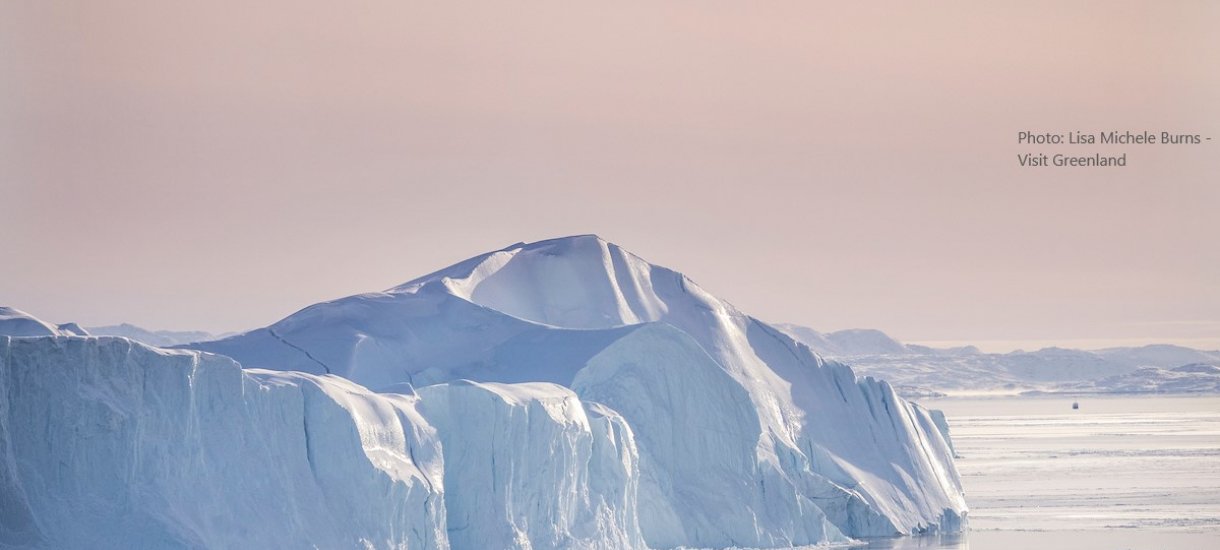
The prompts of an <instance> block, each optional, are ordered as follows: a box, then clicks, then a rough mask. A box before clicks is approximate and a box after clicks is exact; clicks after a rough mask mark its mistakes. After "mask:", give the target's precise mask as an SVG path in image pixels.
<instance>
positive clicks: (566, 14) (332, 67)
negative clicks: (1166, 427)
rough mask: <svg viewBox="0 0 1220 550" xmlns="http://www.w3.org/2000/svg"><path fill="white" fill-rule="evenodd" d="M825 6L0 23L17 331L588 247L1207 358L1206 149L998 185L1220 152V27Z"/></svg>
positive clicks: (157, 11) (1202, 22)
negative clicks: (534, 249) (568, 240)
mask: <svg viewBox="0 0 1220 550" xmlns="http://www.w3.org/2000/svg"><path fill="white" fill-rule="evenodd" d="M842 4H844V3H841V2H833V3H826V4H824V5H817V4H815V3H812V2H782V3H760V2H707V1H700V2H646V3H645V2H638V3H637V2H613V3H572V2H546V3H517V2H512V3H501V2H487V3H480V4H466V3H457V2H405V1H401V0H396V1H385V2H317V1H293V2H251V3H247V2H194V3H184V2H167V1H161V0H158V1H147V2H130V1H116V2H93V1H79V2H54V1H42V2H34V1H21V0H5V1H3V2H0V304H8V305H13V306H16V307H18V308H21V309H25V310H27V311H30V312H31V313H34V314H36V315H38V316H40V317H43V318H44V319H47V320H51V321H55V322H66V321H79V322H82V323H84V324H104V323H115V322H120V321H130V322H133V323H136V324H140V325H144V326H148V327H151V328H174V329H204V330H211V331H228V330H239V329H246V328H252V327H255V326H260V325H265V324H267V323H270V322H272V321H275V320H277V319H279V318H280V317H282V316H284V315H287V314H289V313H291V312H293V311H295V310H296V309H299V308H300V307H303V306H305V305H308V304H311V303H314V302H317V301H320V300H324V299H331V298H336V297H339V296H344V295H348V294H352V293H357V292H363V291H371V290H380V289H384V288H387V287H390V286H393V285H395V284H398V283H401V282H403V281H406V280H408V279H411V278H414V277H415V276H417V275H421V274H423V273H426V272H429V271H432V270H434V269H437V268H440V267H443V266H445V265H448V264H450V263H453V262H455V261H458V260H461V259H464V258H466V257H469V256H472V255H475V254H477V253H481V252H484V251H487V250H490V249H495V248H500V247H503V246H505V245H508V244H511V243H513V242H517V241H531V240H538V239H543V238H548V237H554V236H561V235H567V234H576V233H598V234H600V235H602V236H603V237H605V238H606V239H608V240H611V241H614V242H616V243H618V244H620V245H622V246H624V247H625V248H627V249H628V250H632V251H634V252H636V253H637V254H640V255H642V256H643V257H645V258H647V259H649V260H651V261H653V262H655V263H659V264H663V265H666V266H669V267H673V268H675V269H678V270H680V271H683V272H685V273H686V274H688V275H690V276H691V277H692V278H693V279H695V280H696V281H698V282H699V283H700V284H702V285H703V286H704V287H706V288H707V289H709V290H710V291H712V292H713V293H715V294H717V295H719V296H722V297H724V298H726V299H728V300H729V301H731V302H733V303H734V304H736V305H738V306H739V307H741V308H742V309H744V310H745V311H747V312H750V313H753V314H754V315H756V316H759V317H761V318H763V319H767V320H773V321H788V322H797V323H802V324H806V325H809V326H812V327H815V328H818V329H822V330H829V329H839V328H849V327H874V328H880V329H884V330H886V331H888V332H890V333H891V334H893V335H894V336H896V337H899V338H901V339H904V340H908V341H983V342H994V341H1004V342H1009V341H1023V342H1030V341H1038V342H1045V341H1065V342H1068V343H1070V342H1080V341H1088V342H1093V343H1095V342H1113V341H1125V340H1128V339H1131V341H1136V339H1152V340H1166V341H1178V342H1183V343H1193V344H1196V345H1203V346H1205V347H1220V244H1217V237H1218V236H1220V212H1218V210H1220V141H1212V142H1210V143H1207V142H1205V143H1204V144H1202V145H1198V146H1178V147H1173V146H1130V147H1124V148H1110V149H1105V151H1113V152H1121V151H1126V152H1127V153H1128V158H1129V160H1128V163H1129V166H1127V167H1126V168H1109V169H1103V168H1041V169H1038V168H1021V167H1020V166H1019V165H1018V163H1017V160H1016V156H1017V154H1018V153H1022V152H1035V151H1046V152H1048V153H1054V152H1077V153H1080V154H1086V153H1092V152H1095V151H1101V150H1102V149H1100V148H1097V147H1094V148H1088V147H1077V148H1066V147H1065V148H1061V149H1055V148H1048V147H1034V146H1020V145H1018V144H1017V143H1016V135H1017V132H1018V131H1021V130H1031V131H1039V132H1047V131H1050V132H1057V133H1067V132H1069V131H1072V130H1079V131H1083V132H1088V133H1093V132H1098V131H1103V130H1128V129H1129V130H1149V131H1154V132H1161V131H1171V132H1181V133H1192V134H1202V135H1204V136H1211V137H1213V138H1215V139H1217V140H1220V106H1218V104H1220V70H1217V60H1218V59H1220V2H1212V1H1199V2H1151V1H1150V2H1116V1H1104V2H1060V1H1055V2H1045V3H1033V2H1011V3H1003V4H1002V3H997V2H985V3H984V2H954V3H941V4H928V3H918V5H915V4H916V3H902V4H901V5H900V6H898V7H891V8H888V9H881V8H874V7H854V8H850V9H849V10H845V6H843V5H842ZM908 4H910V5H908ZM1004 345H1005V344H1003V343H999V344H994V346H993V347H1003V346H1004Z"/></svg>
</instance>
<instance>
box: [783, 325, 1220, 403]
mask: <svg viewBox="0 0 1220 550" xmlns="http://www.w3.org/2000/svg"><path fill="white" fill-rule="evenodd" d="M776 326H778V327H780V328H781V329H782V330H784V331H785V332H786V333H788V334H789V335H791V336H792V337H793V338H795V339H796V340H798V341H800V342H801V343H804V344H805V345H808V346H809V347H810V348H812V349H814V350H815V351H817V352H819V353H821V354H822V355H824V356H826V357H828V358H832V359H836V360H838V361H842V362H844V363H847V364H849V365H851V366H852V367H853V368H855V369H856V371H857V372H859V373H861V374H865V375H870V376H875V377H877V378H882V379H885V380H888V381H890V382H891V383H893V384H895V385H896V386H898V387H899V388H900V390H901V391H902V392H903V393H905V394H907V395H912V396H918V395H924V394H928V393H935V392H939V391H954V390H990V389H1002V388H1007V389H1028V388H1042V389H1050V388H1055V387H1058V386H1059V385H1060V384H1072V383H1085V382H1091V381H1097V380H1100V379H1102V378H1107V377H1114V376H1122V375H1126V374H1128V373H1132V372H1134V371H1135V370H1136V369H1138V368H1140V367H1159V368H1162V369H1165V368H1171V367H1175V366H1178V365H1183V364H1187V363H1213V364H1214V363H1220V352H1209V351H1200V350H1194V349H1190V348H1185V347H1181V346H1172V345H1164V344H1158V345H1149V346H1142V347H1123V348H1109V349H1103V350H1096V351H1084V350H1076V349H1064V348H1053V347H1052V348H1044V349H1040V350H1037V351H1014V352H1010V353H981V352H979V351H978V350H977V349H975V348H970V347H966V348H952V349H937V348H929V347H925V346H916V345H909V344H902V343H900V342H898V341H897V340H894V339H893V338H891V337H889V336H887V335H885V334H884V333H882V332H880V331H874V330H851V331H840V332H832V333H820V332H818V331H815V330H813V329H810V328H808V327H802V326H800V325H792V324H780V325H776ZM843 333H848V334H851V335H853V337H851V338H850V339H848V340H847V343H844V339H843V338H841V337H839V336H837V335H840V334H843ZM1191 380H1194V379H1192V378H1179V379H1178V380H1177V382H1176V383H1175V384H1173V385H1171V386H1167V387H1175V388H1183V389H1182V391H1212V390H1210V389H1209V388H1211V387H1212V386H1210V385H1209V383H1207V382H1206V381H1205V380H1202V379H1199V381H1200V383H1201V384H1202V385H1201V386H1199V387H1198V388H1194V389H1185V388H1187V386H1188V385H1189V384H1190V382H1191ZM1090 387H1093V386H1090ZM1104 387H1107V386H1106V385H1099V386H1095V387H1094V389H1095V390H1096V391H1104V389H1102V388H1104ZM1116 391H1117V390H1116Z"/></svg>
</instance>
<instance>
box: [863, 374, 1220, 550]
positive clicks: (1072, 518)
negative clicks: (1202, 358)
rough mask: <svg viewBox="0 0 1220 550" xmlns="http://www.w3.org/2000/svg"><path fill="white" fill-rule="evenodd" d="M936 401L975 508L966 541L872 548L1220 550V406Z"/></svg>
mask: <svg viewBox="0 0 1220 550" xmlns="http://www.w3.org/2000/svg"><path fill="white" fill-rule="evenodd" d="M1075 400H1077V399H1076V398H1073V397H996V398H969V399H967V398H947V399H935V400H932V399H929V400H924V401H923V402H922V403H923V404H924V405H925V406H928V407H930V408H939V409H942V410H944V411H945V414H946V416H947V417H948V419H949V424H950V426H951V427H952V430H953V439H954V442H955V444H956V445H957V452H958V454H959V455H960V456H961V458H959V459H958V461H957V466H958V469H959V471H960V472H961V474H962V480H963V483H964V485H965V490H966V498H967V502H968V503H969V505H970V525H971V532H970V533H968V534H965V535H955V536H946V537H925V538H916V539H895V540H888V541H875V542H873V544H872V545H870V547H871V548H942V549H944V548H962V549H965V548H973V549H975V550H978V549H983V550H990V549H1000V550H1007V549H1017V548H1037V549H1039V550H1053V549H1057V548H1070V549H1073V550H1092V549H1098V550H1100V549H1145V548H1146V549H1166V548H1220V397H1215V396H1206V397H1194V396H1096V395H1093V396H1082V397H1080V398H1079V399H1078V400H1079V402H1080V409H1079V410H1072V407H1071V406H1072V402H1073V401H1075Z"/></svg>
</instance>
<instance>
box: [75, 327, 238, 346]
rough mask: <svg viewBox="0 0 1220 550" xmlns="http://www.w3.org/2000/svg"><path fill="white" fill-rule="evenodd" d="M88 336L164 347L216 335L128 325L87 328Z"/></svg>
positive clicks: (212, 338) (211, 337) (202, 339)
mask: <svg viewBox="0 0 1220 550" xmlns="http://www.w3.org/2000/svg"><path fill="white" fill-rule="evenodd" d="M88 330H89V334H92V335H94V336H122V337H124V338H131V339H132V340H138V341H140V342H144V343H145V344H148V345H150V346H158V347H166V346H174V345H178V344H189V343H191V342H202V341H204V340H214V339H215V338H216V335H214V334H212V333H209V332H203V331H197V330H196V331H175V330H147V329H143V328H140V327H137V326H135V325H132V324H130V323H123V324H119V325H107V326H104V327H89V329H88Z"/></svg>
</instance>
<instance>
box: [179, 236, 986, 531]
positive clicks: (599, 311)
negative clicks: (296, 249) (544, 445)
mask: <svg viewBox="0 0 1220 550" xmlns="http://www.w3.org/2000/svg"><path fill="white" fill-rule="evenodd" d="M190 347H193V348H196V349H202V350H206V351H212V352H216V353H220V354H224V355H228V356H230V357H233V358H235V359H237V360H238V361H240V362H241V363H242V364H243V365H245V366H247V367H259V368H268V369H280V370H295V371H304V372H309V373H315V374H322V373H332V374H337V375H340V376H343V377H347V378H349V379H351V380H353V381H355V382H357V383H360V384H363V385H365V386H368V387H370V388H373V389H375V390H376V389H395V388H401V387H403V386H402V384H403V383H404V382H405V383H410V384H412V385H413V386H414V387H422V386H427V385H431V384H438V383H447V382H455V381H458V380H463V379H466V380H473V381H477V382H479V383H482V384H486V383H501V384H504V383H517V382H550V383H554V384H558V385H561V386H566V387H569V388H571V389H572V390H573V391H575V392H576V395H578V396H579V397H581V398H582V399H584V400H586V401H594V402H598V403H603V404H605V405H607V406H608V407H609V409H612V410H613V411H617V415H621V417H622V419H623V420H624V421H625V425H626V426H629V428H630V430H631V431H632V432H634V437H635V445H636V446H637V447H638V454H639V464H638V468H639V488H638V493H639V497H638V498H639V502H638V508H639V526H640V529H641V530H642V532H643V537H644V540H645V541H646V542H647V543H648V544H649V545H650V546H654V547H669V546H675V545H687V546H699V547H725V546H755V547H768V546H786V545H790V544H809V543H817V542H826V541H840V540H844V539H845V537H846V536H850V537H860V536H875V535H893V534H904V533H915V532H926V531H936V530H956V529H960V528H961V527H962V525H963V521H962V519H963V517H964V515H965V512H966V505H965V502H964V500H963V498H962V493H961V487H960V481H959V479H958V475H957V472H956V470H955V468H954V465H953V462H952V457H951V452H950V450H949V447H948V445H947V442H946V440H945V439H944V437H943V436H942V433H941V430H939V429H938V428H937V425H936V423H935V422H934V421H933V419H932V417H931V416H930V415H929V414H928V412H927V411H925V410H923V409H921V408H919V407H917V406H914V405H912V404H910V403H908V402H906V401H904V400H902V399H901V398H899V397H898V396H897V395H896V394H895V393H894V391H893V389H892V388H891V387H890V386H889V385H888V384H887V383H885V382H881V381H877V380H873V379H871V378H866V379H864V380H857V379H856V378H855V376H854V375H853V373H852V371H851V370H850V369H849V368H847V367H845V366H843V365H840V364H838V363H834V362H827V361H823V360H822V359H820V358H819V357H817V356H816V355H814V354H813V353H812V352H811V351H810V350H809V349H808V348H807V347H805V346H804V345H801V344H797V343H796V342H794V341H793V340H792V338H790V337H788V336H787V335H785V334H783V333H781V332H780V331H777V330H775V329H774V328H772V327H771V326H769V325H767V324H765V323H762V322H760V321H758V320H756V319H754V318H752V317H749V316H747V315H745V314H743V313H742V312H740V311H738V310H737V309H736V308H734V307H733V306H732V305H730V304H728V303H726V302H724V301H721V300H719V299H717V298H715V297H714V296H712V295H710V294H709V293H707V292H706V291H704V290H703V289H702V288H700V287H699V286H698V285H696V284H695V283H693V282H692V281H691V280H690V279H688V278H686V277H685V276H683V275H682V274H680V273H677V272H674V271H671V270H669V269H666V268H663V267H659V266H655V265H652V264H650V263H648V262H646V261H644V260H642V259H640V258H639V257H637V256H635V255H633V254H631V253H628V252H626V251H624V250H623V249H621V248H619V247H618V246H616V245H614V244H611V243H607V242H606V241H603V240H601V239H599V238H597V237H595V236H578V237H569V238H563V239H555V240H550V241H542V242H538V243H532V244H517V245H513V246H510V247H508V248H505V249H503V250H499V251H496V252H492V253H489V254H485V255H482V256H479V257H476V258H472V259H470V260H467V261H465V262H462V263H459V264H457V265H454V266H451V267H449V268H446V269H443V270H441V271H438V272H436V273H433V274H431V275H428V276H425V277H421V278H419V279H416V280H414V281H411V282H409V283H406V284H404V285H401V286H399V287H396V288H393V289H390V290H388V291H385V292H381V293H373V294H363V295H358V296H352V297H349V298H344V299H340V300H335V301H331V302H326V303H322V304H317V305H314V306H310V307H308V308H306V309H304V310H302V311H300V312H298V313H296V314H294V315H291V316H289V317H288V318H286V319H284V320H282V321H279V322H277V323H275V324H273V325H271V326H269V327H267V328H264V329H258V330H255V331H252V332H249V333H245V334H241V335H238V336H234V337H231V338H226V339H223V340H218V341H215V342H206V343H199V344H190ZM464 384H465V383H464ZM495 387H497V386H490V385H484V386H479V385H473V386H470V385H468V386H460V388H462V389H460V390H459V389H456V388H458V387H454V386H449V387H447V389H435V390H433V389H425V390H421V394H422V395H424V396H425V401H427V397H428V396H429V395H437V396H440V395H450V394H454V393H455V392H458V393H474V394H476V395H481V393H480V392H483V393H486V395H485V396H484V398H485V399H488V400H492V401H494V400H495V399H498V398H497V397H496V396H497V395H500V394H499V393H497V392H496V391H493V390H492V389H489V388H495ZM476 389H478V391H476ZM501 397H503V396H501ZM500 400H501V401H504V400H505V399H500ZM493 405H494V403H493V404H492V405H488V406H493ZM430 407H431V405H428V406H426V407H425V410H430ZM495 407H502V405H494V407H493V409H494V408H495ZM510 410H511V409H510ZM573 410H576V409H573ZM440 424H443V423H440ZM453 433H458V432H453ZM547 433H554V434H562V433H564V432H563V431H562V430H559V431H549V432H547ZM564 437H566V436H564ZM444 439H445V443H444V446H445V447H446V448H447V449H446V454H447V455H448V454H449V453H450V452H452V450H451V449H449V447H459V448H464V449H471V451H470V452H472V453H482V452H485V451H486V449H483V448H482V447H481V446H480V445H483V443H480V442H477V441H471V440H467V439H464V438H459V439H458V440H456V441H453V442H450V440H449V439H448V438H447V437H446V438H444ZM577 447H579V446H577ZM577 447H572V448H573V449H577ZM505 452H508V453H510V454H511V453H513V452H516V451H515V450H510V451H505ZM565 452H566V451H565ZM573 452H577V453H580V452H585V451H583V450H576V451H573ZM497 456H499V455H497ZM565 456H566V455H565ZM446 460H448V458H447V459H446ZM476 471H477V468H476ZM599 471H600V470H599ZM599 481H604V480H599ZM496 482H497V483H503V482H504V481H503V480H496ZM590 483H592V481H590ZM618 491H619V490H617V489H616V490H611V491H608V492H606V493H605V494H606V495H610V496H607V497H605V498H606V502H611V501H614V502H617V501H618V499H619V492H618ZM625 505H626V504H625ZM452 506H453V501H452V499H451V501H450V507H451V508H450V515H451V516H452V515H453V508H452ZM607 506H611V505H610V504H608V505H607ZM559 509H563V508H562V506H561V507H560V508H556V510H559ZM518 512H519V511H518ZM628 513H629V512H628ZM497 518H501V515H500V514H499V513H497ZM506 518H507V519H505V521H506V523H504V524H502V525H498V526H492V525H480V526H479V527H478V529H480V530H481V531H480V533H482V534H476V535H473V536H475V537H485V536H490V535H487V534H486V533H501V534H503V533H513V534H514V535H513V536H517V535H518V534H521V533H524V535H522V536H531V535H530V533H535V531H532V530H531V529H532V527H531V526H530V523H529V522H530V520H529V519H528V518H527V519H519V518H514V517H512V516H511V515H510V516H506ZM501 519H504V518H501ZM565 521H566V520H565ZM522 522H524V523H522ZM571 525H573V526H574V527H573V529H575V530H576V531H572V532H581V531H580V529H581V528H577V527H575V526H580V525H584V523H582V520H579V519H576V518H572V519H571ZM453 529H454V527H453V525H452V524H451V525H450V531H451V532H452V530H453ZM628 530H629V529H628ZM545 536H547V537H549V536H551V535H549V534H548V535H545ZM599 536H601V535H599ZM607 536H608V535H607ZM615 536H617V535H615ZM624 536H626V537H627V538H628V539H629V538H630V535H629V534H628V535H624ZM454 540H455V541H456V540H458V537H457V536H455V537H454ZM477 540H481V539H477ZM624 540H626V539H624Z"/></svg>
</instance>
